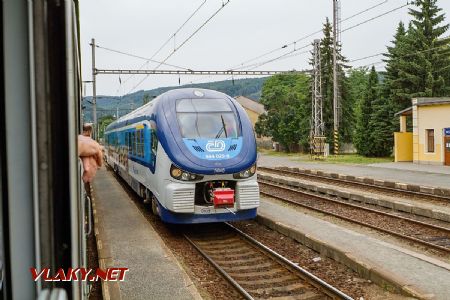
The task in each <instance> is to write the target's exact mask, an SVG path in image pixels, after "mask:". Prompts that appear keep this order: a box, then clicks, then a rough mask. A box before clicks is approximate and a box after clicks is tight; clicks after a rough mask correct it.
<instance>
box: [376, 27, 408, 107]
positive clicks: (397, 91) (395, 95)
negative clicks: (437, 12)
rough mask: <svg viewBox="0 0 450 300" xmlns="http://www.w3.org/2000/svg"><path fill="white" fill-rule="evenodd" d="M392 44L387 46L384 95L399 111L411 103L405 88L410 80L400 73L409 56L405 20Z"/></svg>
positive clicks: (398, 28)
mask: <svg viewBox="0 0 450 300" xmlns="http://www.w3.org/2000/svg"><path fill="white" fill-rule="evenodd" d="M392 44H393V45H392V46H388V47H387V53H386V54H384V56H385V57H386V59H385V60H384V61H385V62H386V71H385V73H384V76H385V82H384V86H383V96H384V97H386V98H390V99H391V102H392V103H393V104H394V105H393V106H394V107H393V109H394V110H395V111H399V110H402V109H404V108H406V107H408V106H410V105H411V101H410V99H409V97H407V93H406V91H405V89H408V86H409V82H408V81H407V80H405V79H404V78H402V77H400V75H399V73H400V70H401V68H402V64H404V59H406V58H407V56H405V55H407V53H406V50H407V44H406V30H405V25H404V24H403V22H400V23H399V24H398V27H397V32H396V33H395V36H394V40H393V41H392Z"/></svg>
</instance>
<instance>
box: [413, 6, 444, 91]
mask: <svg viewBox="0 0 450 300" xmlns="http://www.w3.org/2000/svg"><path fill="white" fill-rule="evenodd" d="M436 2H437V0H416V1H415V2H414V4H415V5H416V6H417V9H412V8H411V9H409V14H410V15H411V16H412V17H413V20H412V21H411V22H412V25H413V34H412V35H409V36H408V38H409V41H410V43H411V44H412V45H413V46H414V48H415V52H413V55H411V56H412V57H410V60H409V63H410V67H411V69H412V71H413V72H410V73H409V74H408V75H410V76H411V79H412V81H416V91H413V93H412V94H411V96H412V97H422V96H425V97H436V96H444V95H448V92H449V91H450V82H449V81H448V80H449V78H448V73H449V68H450V47H449V46H450V37H446V38H444V37H443V35H444V34H445V33H446V32H447V30H448V29H449V24H448V23H445V24H442V23H443V22H444V21H445V14H444V13H442V12H441V11H442V9H441V8H439V7H437V4H436ZM446 81H447V82H446Z"/></svg>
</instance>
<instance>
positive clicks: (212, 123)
mask: <svg viewBox="0 0 450 300" xmlns="http://www.w3.org/2000/svg"><path fill="white" fill-rule="evenodd" d="M176 110H177V119H178V124H179V127H180V131H181V135H182V136H183V137H184V138H190V139H195V138H205V139H213V138H230V137H238V136H239V126H238V123H237V120H236V116H235V114H234V112H233V110H232V109H231V107H230V105H229V104H228V102H227V100H226V99H182V100H178V102H177V105H176Z"/></svg>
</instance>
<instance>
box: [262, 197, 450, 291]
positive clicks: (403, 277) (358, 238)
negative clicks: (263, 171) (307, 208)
mask: <svg viewBox="0 0 450 300" xmlns="http://www.w3.org/2000/svg"><path fill="white" fill-rule="evenodd" d="M261 200H262V201H261V206H260V208H259V210H258V218H259V219H260V221H261V222H262V223H263V224H266V225H268V226H269V227H272V228H274V229H276V230H279V231H280V232H282V233H285V234H286V235H288V236H290V237H292V238H294V239H296V240H297V241H299V242H301V243H303V244H306V245H308V246H309V247H311V248H313V249H315V250H317V251H319V252H320V253H321V254H322V255H327V256H329V257H332V258H333V259H335V260H337V261H340V262H342V263H344V264H346V265H347V266H349V267H350V268H352V269H353V270H355V271H357V272H358V273H359V274H361V275H362V276H363V277H365V278H367V279H370V280H372V281H374V282H376V283H378V284H380V285H382V286H385V287H386V288H389V287H394V288H396V289H397V290H401V291H402V292H403V293H405V294H409V295H411V296H415V297H419V298H422V299H445V300H447V299H449V298H450V284H449V283H450V264H446V263H443V262H441V261H438V260H435V259H432V258H429V257H426V256H424V255H422V254H419V253H415V252H413V251H410V250H407V249H403V248H401V247H398V246H395V245H391V244H388V243H386V242H384V241H380V240H377V239H375V238H372V237H368V236H365V235H362V234H360V233H357V232H354V231H351V230H349V229H346V228H343V227H340V226H338V225H335V224H332V223H329V222H327V221H324V220H320V219H317V218H314V217H312V216H309V215H306V214H304V213H302V212H299V211H297V210H294V209H292V208H289V207H286V206H283V205H281V204H280V203H279V202H277V201H272V200H269V199H267V198H263V199H261Z"/></svg>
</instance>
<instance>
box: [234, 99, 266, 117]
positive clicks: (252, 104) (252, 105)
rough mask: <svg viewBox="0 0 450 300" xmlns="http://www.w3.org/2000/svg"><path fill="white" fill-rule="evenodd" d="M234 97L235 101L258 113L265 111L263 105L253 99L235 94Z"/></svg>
mask: <svg viewBox="0 0 450 300" xmlns="http://www.w3.org/2000/svg"><path fill="white" fill-rule="evenodd" d="M235 99H236V101H237V102H239V104H240V105H242V107H244V108H245V109H249V110H251V111H254V112H255V113H257V114H258V115H262V114H263V113H265V112H266V110H265V109H264V105H262V104H261V103H258V102H256V101H255V100H252V99H250V98H247V97H244V96H237V97H235Z"/></svg>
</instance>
